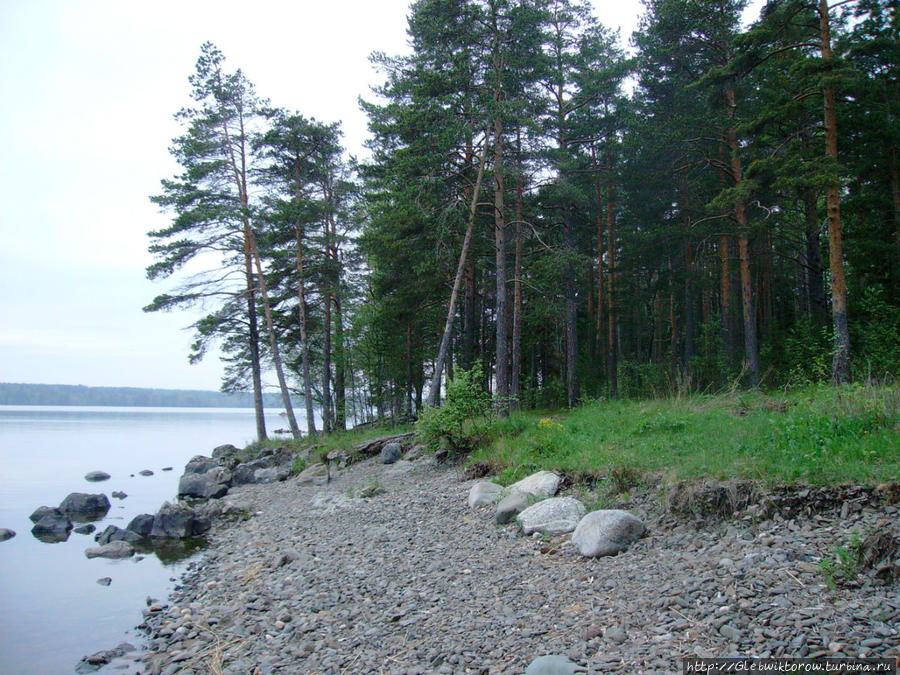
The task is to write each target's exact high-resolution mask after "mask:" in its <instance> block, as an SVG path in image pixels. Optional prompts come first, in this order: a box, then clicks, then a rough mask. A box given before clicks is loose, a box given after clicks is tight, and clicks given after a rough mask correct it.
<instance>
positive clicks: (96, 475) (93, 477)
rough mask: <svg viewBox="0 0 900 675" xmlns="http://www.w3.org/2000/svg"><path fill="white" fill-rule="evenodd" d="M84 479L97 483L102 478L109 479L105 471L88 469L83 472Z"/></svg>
mask: <svg viewBox="0 0 900 675" xmlns="http://www.w3.org/2000/svg"><path fill="white" fill-rule="evenodd" d="M84 479H85V480H86V481H90V482H91V483H99V482H100V481H102V480H109V479H110V475H109V474H108V473H106V472H105V471H90V472H88V473H86V474H84Z"/></svg>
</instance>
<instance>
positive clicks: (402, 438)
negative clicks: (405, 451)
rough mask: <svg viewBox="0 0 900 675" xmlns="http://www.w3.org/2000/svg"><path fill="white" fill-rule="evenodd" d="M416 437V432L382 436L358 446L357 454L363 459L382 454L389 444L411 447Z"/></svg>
mask: <svg viewBox="0 0 900 675" xmlns="http://www.w3.org/2000/svg"><path fill="white" fill-rule="evenodd" d="M414 435H415V432H414V431H409V432H407V433H405V434H395V435H393V436H382V437H381V438H375V439H373V440H371V441H365V442H364V443H359V444H357V445H356V452H357V453H358V454H360V455H362V456H363V457H371V456H372V455H377V454H378V453H380V452H381V449H382V448H383V447H384V446H385V445H387V444H388V443H399V444H400V445H409V441H411V440H412V438H413V436H414Z"/></svg>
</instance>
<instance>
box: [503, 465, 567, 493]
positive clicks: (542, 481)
mask: <svg viewBox="0 0 900 675" xmlns="http://www.w3.org/2000/svg"><path fill="white" fill-rule="evenodd" d="M557 490H559V476H558V475H557V474H555V473H553V472H552V471H538V472H537V473H534V474H531V475H530V476H528V477H527V478H523V479H522V480H520V481H519V482H518V483H513V484H512V485H510V486H509V491H510V492H522V493H524V494H526V495H531V496H532V497H534V498H535V499H546V498H547V497H552V496H553V495H555V494H556V491H557Z"/></svg>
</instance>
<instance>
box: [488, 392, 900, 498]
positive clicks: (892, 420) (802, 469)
mask: <svg viewBox="0 0 900 675" xmlns="http://www.w3.org/2000/svg"><path fill="white" fill-rule="evenodd" d="M470 462H473V463H476V462H483V463H485V464H487V465H488V466H489V467H490V469H491V471H492V473H497V474H499V479H500V481H501V482H504V483H506V482H509V481H512V480H516V479H518V478H521V477H523V476H525V475H528V474H529V473H532V472H534V471H537V470H540V469H552V470H558V471H563V472H566V473H570V474H575V475H582V476H584V477H590V476H596V477H598V478H599V477H603V476H609V475H614V476H619V477H621V476H626V477H637V476H640V475H643V474H648V473H655V474H661V475H663V476H664V477H666V478H668V479H671V480H677V479H686V478H716V479H729V478H748V479H752V480H760V481H763V482H764V483H766V484H767V485H778V484H790V483H808V484H812V485H826V484H837V483H867V484H872V483H878V482H881V481H885V480H889V479H897V478H900V387H897V386H893V387H874V386H862V385H858V386H847V387H842V388H833V387H826V386H818V387H811V388H806V389H802V390H797V391H792V392H788V393H784V394H777V395H768V394H763V393H758V392H754V393H747V392H737V393H733V394H726V395H718V396H695V397H690V398H685V399H665V400H651V401H596V402H592V403H589V404H587V405H584V406H583V407H580V408H578V409H576V410H572V411H560V412H554V413H548V412H544V413H533V412H526V413H514V414H513V415H511V416H510V417H509V418H507V419H505V420H500V421H498V422H497V423H496V425H495V430H494V434H493V441H492V442H490V443H487V444H484V445H483V446H482V447H481V448H480V449H479V450H477V451H476V452H475V453H473V455H472V456H471V457H470Z"/></svg>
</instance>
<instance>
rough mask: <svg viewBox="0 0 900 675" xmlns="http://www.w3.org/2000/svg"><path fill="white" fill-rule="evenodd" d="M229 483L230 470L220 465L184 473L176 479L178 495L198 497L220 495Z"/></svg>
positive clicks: (204, 497)
mask: <svg viewBox="0 0 900 675" xmlns="http://www.w3.org/2000/svg"><path fill="white" fill-rule="evenodd" d="M229 485H231V472H230V471H229V470H228V469H226V468H225V467H222V466H216V467H214V468H211V469H209V470H208V471H205V472H204V473H190V472H189V473H185V474H184V475H183V476H182V477H181V478H180V479H179V481H178V496H179V497H193V498H199V499H214V498H217V497H222V496H224V495H225V494H226V493H227V492H228V486H229Z"/></svg>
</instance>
